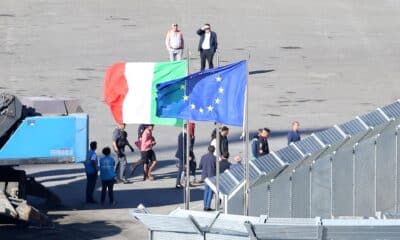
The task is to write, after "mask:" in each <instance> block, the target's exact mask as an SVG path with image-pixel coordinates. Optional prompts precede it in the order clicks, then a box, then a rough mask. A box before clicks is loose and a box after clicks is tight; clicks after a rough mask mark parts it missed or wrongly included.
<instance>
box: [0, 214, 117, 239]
mask: <svg viewBox="0 0 400 240" xmlns="http://www.w3.org/2000/svg"><path fill="white" fill-rule="evenodd" d="M50 218H52V216H51V215H50ZM56 218H57V217H56ZM121 231H122V230H121V228H120V227H118V226H115V225H113V224H110V223H108V222H106V221H93V222H88V223H70V224H58V223H55V224H54V226H52V227H51V228H38V227H32V226H25V225H4V226H1V225H0V233H1V239H4V240H6V239H18V240H31V239H35V240H39V239H57V240H64V239H65V240H67V239H84V240H91V239H100V238H106V237H112V236H116V235H118V234H120V233H121Z"/></svg>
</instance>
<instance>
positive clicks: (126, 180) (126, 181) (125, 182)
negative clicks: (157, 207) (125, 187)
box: [122, 179, 132, 184]
mask: <svg viewBox="0 0 400 240" xmlns="http://www.w3.org/2000/svg"><path fill="white" fill-rule="evenodd" d="M122 182H123V183H124V184H129V183H132V182H131V181H129V180H128V179H123V180H122Z"/></svg>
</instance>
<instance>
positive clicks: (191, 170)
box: [176, 159, 196, 185]
mask: <svg viewBox="0 0 400 240" xmlns="http://www.w3.org/2000/svg"><path fill="white" fill-rule="evenodd" d="M185 167H186V163H184V162H183V159H179V163H178V175H177V176H176V185H178V184H181V177H182V172H185V173H186V168H185ZM183 168H185V169H183ZM189 174H190V175H192V176H193V177H194V178H195V177H196V162H195V161H194V160H192V161H189Z"/></svg>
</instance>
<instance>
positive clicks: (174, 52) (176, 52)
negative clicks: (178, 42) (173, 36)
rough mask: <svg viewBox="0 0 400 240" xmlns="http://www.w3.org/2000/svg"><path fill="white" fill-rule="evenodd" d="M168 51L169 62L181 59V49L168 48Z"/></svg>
mask: <svg viewBox="0 0 400 240" xmlns="http://www.w3.org/2000/svg"><path fill="white" fill-rule="evenodd" d="M168 52H169V60H170V61H171V62H173V61H179V60H181V59H182V52H183V49H170V50H168Z"/></svg>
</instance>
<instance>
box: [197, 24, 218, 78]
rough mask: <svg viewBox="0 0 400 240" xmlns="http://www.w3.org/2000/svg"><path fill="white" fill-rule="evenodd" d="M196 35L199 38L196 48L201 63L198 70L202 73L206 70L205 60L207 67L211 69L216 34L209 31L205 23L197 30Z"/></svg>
mask: <svg viewBox="0 0 400 240" xmlns="http://www.w3.org/2000/svg"><path fill="white" fill-rule="evenodd" d="M197 35H199V36H200V41H199V47H198V50H199V52H200V62H201V66H200V68H201V69H200V70H201V71H203V70H204V69H205V68H206V59H207V62H208V67H209V68H213V67H214V64H213V57H214V54H215V52H216V51H217V47H218V42H217V34H216V33H215V32H213V31H211V27H210V24H208V23H206V24H204V26H202V27H201V28H200V29H199V30H197Z"/></svg>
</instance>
